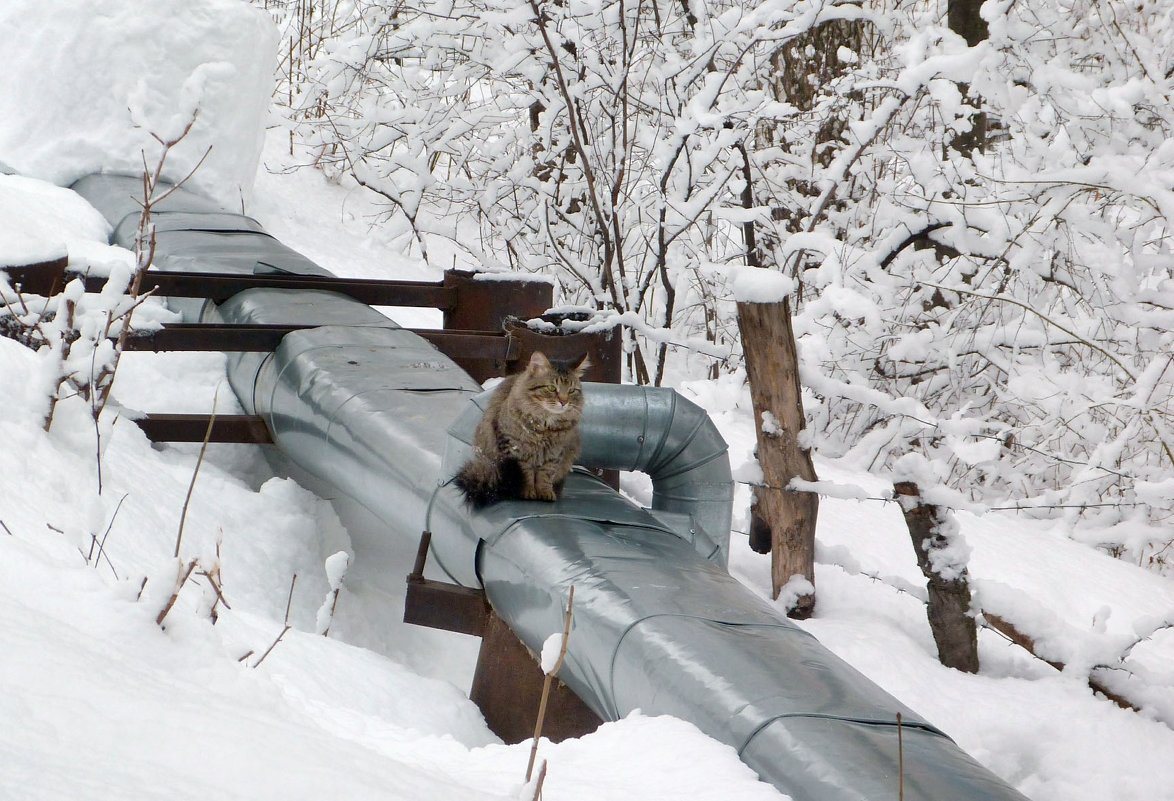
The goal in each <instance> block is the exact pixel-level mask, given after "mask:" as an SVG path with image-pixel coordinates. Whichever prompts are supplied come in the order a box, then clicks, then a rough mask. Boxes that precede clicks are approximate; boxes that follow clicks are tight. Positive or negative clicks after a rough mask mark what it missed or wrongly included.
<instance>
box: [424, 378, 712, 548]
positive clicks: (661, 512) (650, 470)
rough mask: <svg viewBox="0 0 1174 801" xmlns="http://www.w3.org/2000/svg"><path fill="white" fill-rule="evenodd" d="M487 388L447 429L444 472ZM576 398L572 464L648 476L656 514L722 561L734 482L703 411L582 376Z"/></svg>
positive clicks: (466, 442) (453, 467) (464, 443)
mask: <svg viewBox="0 0 1174 801" xmlns="http://www.w3.org/2000/svg"><path fill="white" fill-rule="evenodd" d="M492 394H493V393H492V392H486V393H484V394H483V395H480V396H478V397H476V398H474V399H473V403H474V406H473V407H471V408H469V409H468V410H466V411H465V413H464V414H462V415H461V417H460V418H458V419H457V421H456V423H454V424H453V425H452V427H451V428H450V429H449V434H450V435H451V436H452V437H453V438H454V440H455V441H456V443H459V444H457V445H456V446H455V447H450V448H449V450H448V453H447V455H446V459H445V472H446V475H449V476H451V475H455V474H456V472H457V470H458V469H459V468H460V466H461V464H463V463H464V461H465V459H467V458H468V455H469V450H470V449H471V447H472V442H473V432H474V430H475V429H476V427H477V423H478V422H479V421H480V419H481V415H482V413H483V412H484V410H485V408H486V407H487V406H488V404H489V398H490V396H491V395H492ZM583 400H584V405H583V417H582V420H581V421H580V423H579V428H580V431H581V433H582V437H581V438H582V441H583V450H582V452H581V454H580V456H579V459H578V464H580V465H582V466H583V467H587V468H591V469H603V470H631V471H639V472H642V473H646V474H648V477H649V478H650V479H651V480H652V511H653V513H654V514H655V515H656V516H657V518H658V519H659V520H660V521H661V522H662V523H664V524H665V525H667V526H669V527H670V528H672V529H674V530H676V531H677V532H678V533H679V534H680V535H681V536H684V537H685V538H686V539H688V540H690V541H691V542H695V547H696V548H697V549H698V550H699V551H700V552H701V553H702V555H703V556H705V557H706V558H713V559H715V560H717V562H718V563H719V564H721V565H722V566H723V567H725V565H726V564H727V562H728V560H729V542H730V516H731V508H732V503H733V497H734V482H733V479H732V477H731V475H730V460H729V457H728V456H727V453H726V451H727V448H726V442H725V440H724V439H722V436H721V433H720V432H719V431H718V430H717V427H716V426H715V425H714V424H713V421H712V420H710V418H709V415H707V414H706V413H705V410H704V409H702V408H701V407H700V406H698V405H697V404H695V403H693V402H692V401H689V400H687V399H685V398H683V397H682V396H681V395H680V394H678V393H677V392H676V391H674V390H672V389H667V388H665V387H637V386H631V385H624V384H597V383H591V382H586V383H584V385H583Z"/></svg>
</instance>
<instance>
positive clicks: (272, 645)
mask: <svg viewBox="0 0 1174 801" xmlns="http://www.w3.org/2000/svg"><path fill="white" fill-rule="evenodd" d="M297 583H298V574H297V573H294V574H293V578H292V579H290V582H289V597H288V598H287V599H286V601H285V627H284V628H282V630H281V633H280V634H278V635H277V639H276V640H274V641H273V642H272V643H270V645H269V647H268V648H266V649H265V653H263V654H261V658H260V659H258V660H257V661H256V662H254V663H253V665H252V666H253V667H260V666H261V663H262V662H264V661H265V657H267V656H269V654H271V653H273V649H274V648H276V647H277V643H279V642H281V638H282V637H284V636H285V633H286V632H287V631H289V630H290V629H291V628H293V626H291V625H290V624H289V610H290V607H291V606H293V593H294V585H295V584H297Z"/></svg>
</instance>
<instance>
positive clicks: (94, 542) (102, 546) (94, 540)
mask: <svg viewBox="0 0 1174 801" xmlns="http://www.w3.org/2000/svg"><path fill="white" fill-rule="evenodd" d="M128 495H130V493H124V494H123V496H122V497H121V498H119V499H118V505H117V506H115V507H114V514H112V515H110V523H109V525H107V526H106V531H104V532H103V533H102V539H101V541H99V540H98V537H97V536H96V535H94V534H90V554H89V556H87V557H86V561H87V562H89V561H90V560H91V559H93V560H94V570H97V569H98V563H99V562H101V561H102V557H106V564H108V565H110V572H111V573H113V574H114V579H115V580H116V581H117V580H118V571H117V570H115V569H114V563H113V562H111V561H110V556H109V555H108V554H107V553H106V538H107V537H109V536H110V530H111V529H113V528H114V521H115V519H116V518H117V517H118V512H119V510H120V509H122V503H123V501H125V500H126V499H127V496H128ZM94 546H97V548H98V557H97V558H96V559H94Z"/></svg>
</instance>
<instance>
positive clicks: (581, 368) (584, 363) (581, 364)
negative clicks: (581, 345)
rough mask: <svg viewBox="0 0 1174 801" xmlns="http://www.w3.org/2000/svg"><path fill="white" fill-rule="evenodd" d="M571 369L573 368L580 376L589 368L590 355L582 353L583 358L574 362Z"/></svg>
mask: <svg viewBox="0 0 1174 801" xmlns="http://www.w3.org/2000/svg"><path fill="white" fill-rule="evenodd" d="M571 369H572V370H574V371H575V373H576V374H577V375H578V376H579V377H580V378H582V377H583V373H585V372H587V371H588V370H590V369H591V357H589V356H588V355H587V354H586V353H584V354H583V358H582V359H579V361H578V363H577V364H575V366H574V367H572V368H571Z"/></svg>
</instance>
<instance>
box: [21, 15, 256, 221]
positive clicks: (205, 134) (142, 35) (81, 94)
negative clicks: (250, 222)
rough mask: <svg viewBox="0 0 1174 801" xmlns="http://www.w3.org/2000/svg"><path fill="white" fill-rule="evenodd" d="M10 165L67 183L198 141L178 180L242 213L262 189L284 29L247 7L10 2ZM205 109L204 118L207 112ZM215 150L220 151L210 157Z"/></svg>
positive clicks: (178, 168)
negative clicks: (161, 143) (164, 147)
mask: <svg viewBox="0 0 1174 801" xmlns="http://www.w3.org/2000/svg"><path fill="white" fill-rule="evenodd" d="M0 31H3V44H4V46H3V47H2V48H0V75H4V76H5V81H4V91H3V92H0V120H5V121H6V122H5V124H3V125H0V161H4V162H6V163H8V165H9V166H11V167H12V168H13V169H14V170H15V171H17V172H19V173H22V174H24V175H27V176H31V177H34V178H43V179H45V180H47V181H51V182H53V183H56V184H59V185H63V186H67V185H69V184H70V183H72V182H73V181H75V180H76V179H78V178H80V177H81V176H83V175H87V174H89V173H92V172H101V171H103V170H106V171H118V170H123V171H130V172H132V173H136V172H140V171H141V170H142V164H143V153H144V152H146V153H147V154H149V155H148V160H150V156H151V155H153V154H154V153H156V152H157V148H158V145H157V144H156V143H155V141H154V140H153V139H152V138H151V136H150V134H152V133H154V134H157V135H159V136H160V137H162V138H164V139H168V138H173V137H175V136H178V135H179V134H180V133H181V132H182V130H183V128H184V126H185V125H186V124H187V123H188V122H189V121H190V120H191V119H192V115H193V114H196V117H195V123H194V125H193V127H192V130H191V133H190V134H189V135H188V136H187V137H186V138H185V139H184V141H183V142H182V144H181V145H179V146H178V147H177V148H176V149H175V151H174V152H173V155H172V159H171V163H170V167H171V170H170V172H169V173H168V174H169V175H170V176H171V177H172V179H173V180H178V179H180V178H182V177H183V176H184V175H186V174H187V173H188V172H189V171H190V170H191V169H192V168H193V167H194V166H195V165H196V164H197V163H199V161H200V159H201V158H202V157H203V156H204V154H205V152H206V151H207V153H208V155H207V158H206V159H204V163H203V164H202V165H201V166H200V169H199V171H198V173H197V174H196V175H195V176H194V177H193V179H192V183H191V186H192V187H193V188H198V189H200V190H201V191H203V192H205V193H207V194H208V195H210V196H212V197H215V198H216V199H218V200H220V201H221V202H222V203H225V204H228V205H229V206H231V207H234V208H238V207H239V206H240V204H241V201H242V198H248V196H249V195H250V193H251V190H252V184H253V176H254V174H255V173H256V169H257V164H258V159H259V158H260V154H261V145H262V137H261V131H262V129H263V127H264V123H265V121H266V117H267V108H266V106H267V101H268V98H269V96H270V93H271V92H272V90H273V77H272V76H273V69H274V66H275V65H276V62H277V31H276V28H275V27H274V26H273V23H272V22H271V21H270V20H269V19H268V17H267V15H266V14H265V13H264V12H263V11H261V10H260V9H257V8H253V7H251V6H249V5H247V4H246V3H242V2H240V0H198V2H192V1H191V0H54V1H53V2H51V3H46V2H43V0H5V2H4V3H3V4H0ZM197 112H198V113H197ZM209 148H210V150H209Z"/></svg>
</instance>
